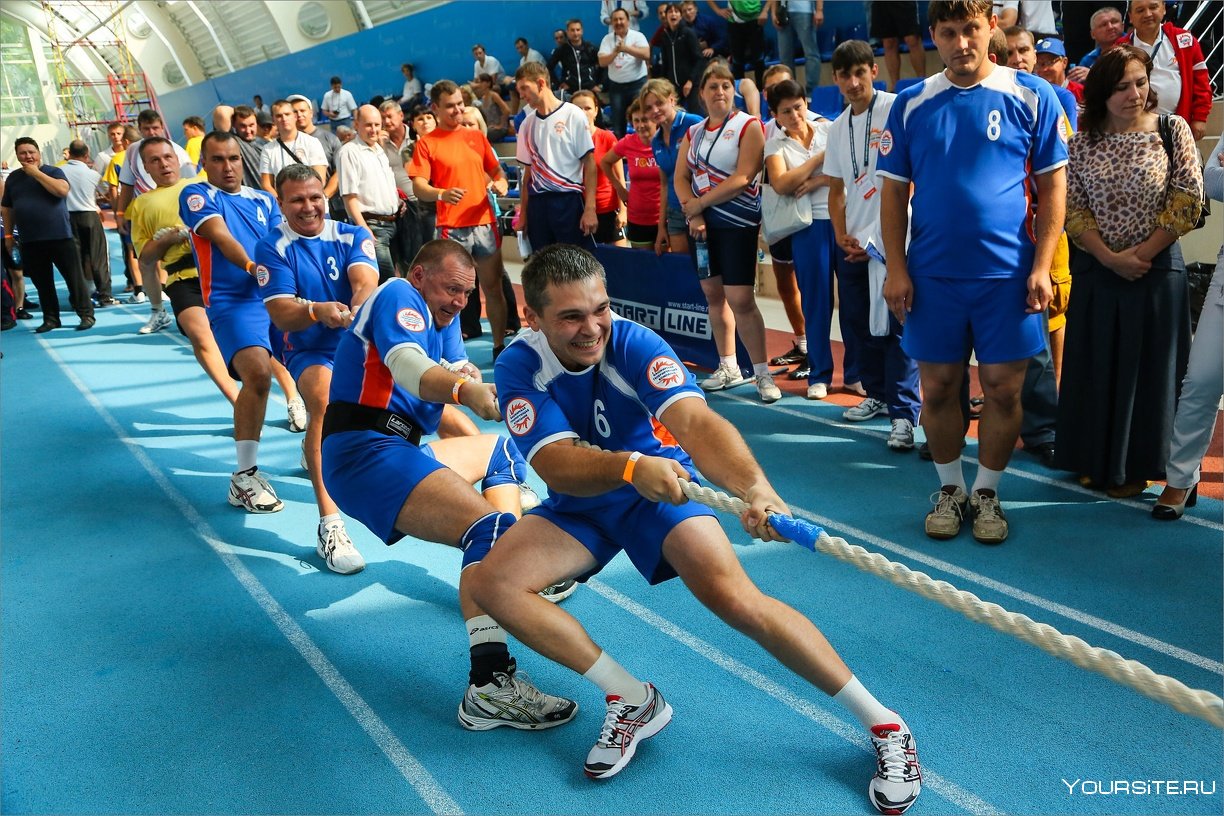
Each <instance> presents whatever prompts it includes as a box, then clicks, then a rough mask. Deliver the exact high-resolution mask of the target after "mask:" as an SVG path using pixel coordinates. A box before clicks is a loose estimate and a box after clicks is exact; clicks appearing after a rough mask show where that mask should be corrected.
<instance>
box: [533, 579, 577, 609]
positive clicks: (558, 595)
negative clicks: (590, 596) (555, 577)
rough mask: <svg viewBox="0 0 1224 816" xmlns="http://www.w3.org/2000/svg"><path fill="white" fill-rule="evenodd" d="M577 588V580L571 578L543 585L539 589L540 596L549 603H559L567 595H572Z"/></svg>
mask: <svg viewBox="0 0 1224 816" xmlns="http://www.w3.org/2000/svg"><path fill="white" fill-rule="evenodd" d="M577 590H578V582H577V581H575V580H574V579H573V578H570V579H569V580H567V581H562V582H561V583H559V584H553V585H552V586H550V587H544V588H543V589H541V590H540V597H541V598H543V599H544V600H546V601H548V602H549V603H561V602H562V601H564V600H565V599H566V598H568V597H569V596H571V595H573V594H574V593H575V592H576V591H577Z"/></svg>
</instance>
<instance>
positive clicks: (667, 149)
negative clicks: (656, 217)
mask: <svg viewBox="0 0 1224 816" xmlns="http://www.w3.org/2000/svg"><path fill="white" fill-rule="evenodd" d="M700 121H701V117H700V116H698V115H697V114H695V113H689V112H688V111H686V110H684V109H683V108H676V118H675V119H673V120H672V126H671V144H665V143H664V142H663V128H659V129H658V130H657V131H655V135H654V138H653V139H652V140H651V141H650V149H651V151H652V152H653V153H654V157H655V164H657V165H658V166H659V169H660V170H662V171H663V173H664V174H665V175H666V176H667V183H666V184H664V185H663V186H664V187H666V188H667V205H668V206H669V207H671V208H672V209H675V210H678V209H680V199H679V197H678V196H677V195H676V186H675V185H674V184H672V179H673V178H674V177H675V175H676V160H677V158H678V155H679V153H680V142H681V141H683V139H684V137H685V136H686V135H687V134H688V132H689V128H691V127H692V126H693V125H695V124H697V123H698V122H700Z"/></svg>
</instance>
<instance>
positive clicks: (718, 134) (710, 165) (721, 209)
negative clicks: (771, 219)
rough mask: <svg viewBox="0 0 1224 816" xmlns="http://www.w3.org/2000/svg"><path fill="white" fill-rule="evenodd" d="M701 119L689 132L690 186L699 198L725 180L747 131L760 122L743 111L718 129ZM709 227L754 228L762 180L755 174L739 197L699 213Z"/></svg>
mask: <svg viewBox="0 0 1224 816" xmlns="http://www.w3.org/2000/svg"><path fill="white" fill-rule="evenodd" d="M709 123H710V120H709V119H703V120H701V121H700V122H699V123H697V124H695V125H693V126H692V127H691V128H689V131H688V140H689V149H688V160H687V161H688V169H689V187H690V188H691V189H692V191H693V195H702V194H703V193H706V192H707V191H709V190H710V189H711V188H713V187H716V186H717V185H719V184H721V183H722V182H724V181H726V180H727V178H728V177H729V176H731V175H732V174H733V173H734V172H735V168H736V165H737V164H738V163H739V155H740V142H741V141H742V140H743V138H744V134H745V133H747V132H748V129H749V128H754V127H755V128H760V127H761V120H760V119H757V118H756V117H755V116H749V115H748V114H746V113H744V112H743V111H738V110H737V111H732V112H731V114H730V115H729V116H727V118H726V121H724V122H723V123H722V125H721V126H720V127H717V128H714V129H710V124H709ZM702 214H703V215H704V216H705V220H706V224H707V225H708V226H711V227H755V226H757V225H758V224H760V223H761V178H760V176H759V175H758V176H757V177H756V178H754V179H752V182H751V183H750V184H749V185H748V186H747V187H745V188H744V189H743V190H742V191H740V193H739V195H737V196H736V197H735V198H732V199H731V200H729V201H724V202H722V203H721V204H715V205H714V206H713V207H710V208H709V209H707V210H705V211H704V213H702Z"/></svg>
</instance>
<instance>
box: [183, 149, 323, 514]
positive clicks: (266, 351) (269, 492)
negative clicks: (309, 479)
mask: <svg viewBox="0 0 1224 816" xmlns="http://www.w3.org/2000/svg"><path fill="white" fill-rule="evenodd" d="M200 156H201V163H202V164H203V166H204V172H205V174H206V176H207V177H208V181H207V182H197V183H195V184H188V185H187V186H186V187H184V188H183V191H182V192H181V193H179V216H180V217H181V218H182V219H183V223H184V224H185V225H186V226H187V228H188V229H189V230H191V249H192V252H194V253H195V259H196V268H197V269H199V270H200V293H201V296H202V297H203V298H204V308H205V310H206V311H207V312H208V322H209V324H210V326H211V327H212V332H213V337H214V338H216V341H217V347H218V348H219V349H220V350H221V358H222V359H223V360H225V365H226V366H227V367H228V368H229V371H230V374H232V375H233V376H234V377H235V379H237V380H238V381H239V383H241V387H240V388H239V389H238V397H237V399H235V400H234V445H235V447H236V449H237V457H238V468H237V469H236V470H235V471H234V474H233V476H231V477H230V491H229V502H230V504H232V505H234V506H235V507H244V508H246V509H247V511H249V512H251V513H275V512H277V511H278V510H281V509H282V508H283V507H284V506H285V504H284V502H282V501H281V500H280V499H279V498H278V497H277V495H276V491H275V490H273V489H272V486H271V485H269V484H268V482H267V481H266V480H265V479H264V478H263V475H262V474H261V473H260V472H259V470H258V466H257V463H256V460H257V458H258V455H259V437H260V434H261V432H262V430H263V423H264V416H265V413H266V411H267V407H268V393H269V392H270V390H271V388H272V375H273V366H274V363H273V360H272V344H271V330H272V321H271V320H270V319H269V317H268V310H267V309H265V308H264V305H263V300H262V299H261V298H260V297H259V286H258V284H257V283H256V282H255V276H254V271H255V262H254V261H252V260H251V258H250V255H251V254H253V253H254V252H255V245H256V244H257V243H258V242H259V239H261V238H263V237H264V236H265V235H267V234H268V232H269V231H270V230H271V229H272V228H273V227H275V226H277V225H278V224H280V222H281V214H280V210H279V209H277V206H276V201H275V200H274V199H273V198H272V196H270V195H268V194H267V193H265V192H264V191H263V190H254V189H252V188H250V187H246V186H244V185H243V183H242V177H243V167H242V151H241V150H240V149H239V143H238V137H237V136H235V135H234V134H232V133H228V132H223V131H213V132H212V133H209V134H208V135H207V136H205V137H204V140H203V142H201V143H200ZM282 372H283V369H282ZM286 379H287V377H286ZM283 384H284V383H283V382H282V385H283ZM288 396H289V420H290V428H291V429H292V430H294V431H298V432H301V431H304V430H306V406H305V405H304V404H303V403H302V400H301V398H300V397H298V396H297V394H296V393H295V392H294V391H292V390H290V391H289V394H288Z"/></svg>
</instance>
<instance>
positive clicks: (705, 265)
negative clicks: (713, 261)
mask: <svg viewBox="0 0 1224 816" xmlns="http://www.w3.org/2000/svg"><path fill="white" fill-rule="evenodd" d="M696 246H697V278H698V279H699V280H705V279H706V278H708V277H710V247H709V245H708V244H706V240H705V239H704V238H698V239H697V245H696Z"/></svg>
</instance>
